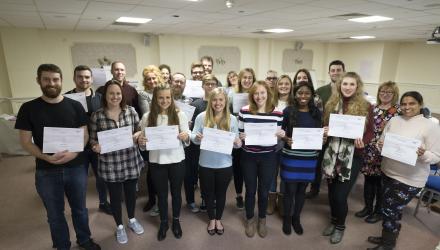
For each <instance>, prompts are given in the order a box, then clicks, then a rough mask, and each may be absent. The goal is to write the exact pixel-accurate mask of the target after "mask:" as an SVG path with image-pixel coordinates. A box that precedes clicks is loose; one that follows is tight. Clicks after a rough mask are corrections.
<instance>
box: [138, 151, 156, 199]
mask: <svg viewBox="0 0 440 250" xmlns="http://www.w3.org/2000/svg"><path fill="white" fill-rule="evenodd" d="M139 152H140V153H141V156H142V159H143V160H144V161H145V162H147V165H148V168H147V175H146V178H145V181H146V183H147V191H148V199H149V200H150V201H151V202H153V203H155V202H156V195H157V192H156V190H155V189H154V185H153V179H152V178H151V170H150V163H149V153H148V151H142V150H139Z"/></svg>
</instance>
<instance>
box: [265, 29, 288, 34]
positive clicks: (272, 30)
mask: <svg viewBox="0 0 440 250" xmlns="http://www.w3.org/2000/svg"><path fill="white" fill-rule="evenodd" d="M263 31H264V32H269V33H287V32H292V31H293V30H291V29H282V28H275V29H265V30H263Z"/></svg>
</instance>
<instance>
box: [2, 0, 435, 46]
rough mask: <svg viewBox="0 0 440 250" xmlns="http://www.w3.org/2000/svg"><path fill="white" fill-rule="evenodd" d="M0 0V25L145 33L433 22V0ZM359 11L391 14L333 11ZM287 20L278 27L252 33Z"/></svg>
mask: <svg viewBox="0 0 440 250" xmlns="http://www.w3.org/2000/svg"><path fill="white" fill-rule="evenodd" d="M233 1H234V2H235V4H234V6H233V8H230V9H228V8H226V5H225V0H201V1H199V2H189V1H187V0H0V26H6V27H17V28H19V27H20V28H21V27H27V28H41V29H48V30H50V29H63V30H72V31H74V30H91V31H113V30H117V31H126V32H139V33H152V34H186V35H202V36H225V37H249V38H256V37H258V38H260V37H262V38H280V39H289V40H314V41H346V40H342V39H340V38H344V37H349V36H356V35H372V36H376V37H377V39H376V40H414V39H426V38H428V37H430V36H431V33H432V31H433V30H434V28H435V27H437V26H440V0H233ZM348 13H361V14H368V15H381V16H387V17H392V18H394V20H393V21H387V22H380V23H370V24H361V23H353V22H349V21H346V20H343V19H338V18H334V17H332V16H336V15H342V14H348ZM120 16H131V17H142V18H151V19H153V20H152V21H151V22H149V23H147V24H142V25H140V26H137V27H132V26H120V25H113V22H114V20H116V19H117V18H118V17H120ZM267 28H290V29H294V30H295V31H294V32H291V33H285V34H255V33H253V32H256V31H260V30H262V29H267Z"/></svg>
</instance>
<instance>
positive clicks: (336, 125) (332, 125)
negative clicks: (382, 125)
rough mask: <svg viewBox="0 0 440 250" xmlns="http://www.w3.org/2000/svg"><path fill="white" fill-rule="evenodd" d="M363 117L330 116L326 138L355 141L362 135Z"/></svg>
mask: <svg viewBox="0 0 440 250" xmlns="http://www.w3.org/2000/svg"><path fill="white" fill-rule="evenodd" d="M364 127H365V116H355V115H341V114H330V121H329V126H328V136H334V137H341V138H348V139H357V138H362V137H363V135H364Z"/></svg>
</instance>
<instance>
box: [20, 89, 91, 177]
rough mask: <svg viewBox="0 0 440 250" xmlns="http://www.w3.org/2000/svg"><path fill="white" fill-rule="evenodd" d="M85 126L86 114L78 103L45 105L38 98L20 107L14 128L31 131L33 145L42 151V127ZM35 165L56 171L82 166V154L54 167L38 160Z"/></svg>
mask: <svg viewBox="0 0 440 250" xmlns="http://www.w3.org/2000/svg"><path fill="white" fill-rule="evenodd" d="M85 125H87V114H86V112H85V111H84V108H83V107H82V105H81V104H80V103H79V102H77V101H74V100H72V99H69V98H63V100H62V101H61V102H59V103H47V102H45V101H44V100H43V99H42V98H41V97H39V98H37V99H34V100H32V101H29V102H26V103H24V104H23V105H22V106H21V107H20V110H19V111H18V115H17V121H16V123H15V128H16V129H20V130H26V131H31V132H32V137H33V140H34V143H35V145H36V146H37V147H38V148H40V150H43V131H44V127H61V128H79V127H82V126H85ZM36 164H37V169H56V168H60V167H67V166H75V165H80V164H84V158H83V152H80V153H79V154H78V156H77V157H76V158H74V159H73V160H71V161H69V162H67V163H65V164H62V165H54V164H51V163H49V162H47V161H44V160H41V159H38V158H37V159H36Z"/></svg>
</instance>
